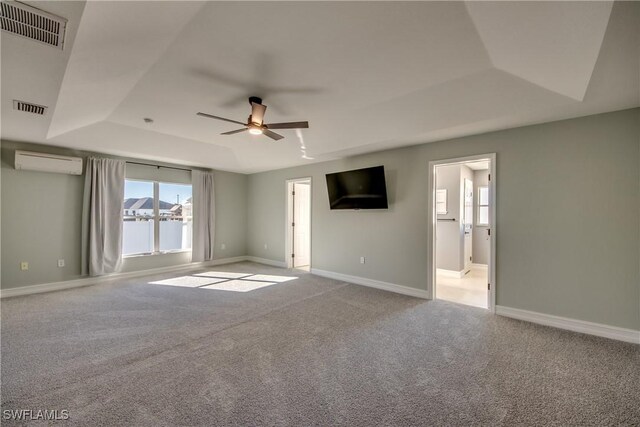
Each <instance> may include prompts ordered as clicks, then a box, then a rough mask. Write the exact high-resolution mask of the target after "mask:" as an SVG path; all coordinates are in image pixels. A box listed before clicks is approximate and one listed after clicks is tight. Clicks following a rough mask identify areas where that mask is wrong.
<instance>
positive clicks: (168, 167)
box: [127, 162, 192, 172]
mask: <svg viewBox="0 0 640 427" xmlns="http://www.w3.org/2000/svg"><path fill="white" fill-rule="evenodd" d="M127 163H129V164H132V165H141V166H151V167H154V168H158V169H160V168H165V169H176V170H179V171H188V172H192V169H186V168H176V167H174V166H160V165H152V164H151V163H141V162H127Z"/></svg>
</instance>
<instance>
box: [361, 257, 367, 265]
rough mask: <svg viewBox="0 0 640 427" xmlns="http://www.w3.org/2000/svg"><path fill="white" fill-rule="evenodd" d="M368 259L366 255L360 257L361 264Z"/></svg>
mask: <svg viewBox="0 0 640 427" xmlns="http://www.w3.org/2000/svg"><path fill="white" fill-rule="evenodd" d="M365 261H366V259H365V257H363V256H361V257H360V264H364V263H365Z"/></svg>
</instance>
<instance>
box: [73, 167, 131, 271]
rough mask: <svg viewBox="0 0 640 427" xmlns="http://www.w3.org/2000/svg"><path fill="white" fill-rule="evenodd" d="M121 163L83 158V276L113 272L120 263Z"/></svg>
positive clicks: (122, 200) (122, 197)
mask: <svg viewBox="0 0 640 427" xmlns="http://www.w3.org/2000/svg"><path fill="white" fill-rule="evenodd" d="M124 170H125V162H124V160H115V159H100V158H93V157H90V158H88V159H87V169H86V172H85V178H84V210H83V226H84V227H83V234H84V236H83V246H84V247H83V251H82V256H83V260H82V269H83V274H86V273H87V272H88V273H89V275H90V276H101V275H103V274H108V273H114V272H117V271H118V270H119V269H120V266H121V264H122V206H123V203H124Z"/></svg>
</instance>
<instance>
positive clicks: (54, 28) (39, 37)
mask: <svg viewBox="0 0 640 427" xmlns="http://www.w3.org/2000/svg"><path fill="white" fill-rule="evenodd" d="M0 23H1V24H2V30H3V31H7V32H9V33H13V34H17V35H19V36H22V37H26V38H28V39H31V40H35V41H38V42H40V43H44V44H47V45H49V46H54V47H57V48H59V49H62V48H63V43H64V30H65V27H66V26H67V20H66V19H64V18H60V17H59V16H55V15H51V14H50V13H47V12H44V11H42V10H40V9H36V8H35V7H31V6H27V5H26V4H22V3H18V2H16V1H3V2H1V3H0Z"/></svg>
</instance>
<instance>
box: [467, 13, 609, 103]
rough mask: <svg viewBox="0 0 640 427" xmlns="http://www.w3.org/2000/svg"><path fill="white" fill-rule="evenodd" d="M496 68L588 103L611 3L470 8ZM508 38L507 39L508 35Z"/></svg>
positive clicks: (473, 19) (472, 17) (472, 18)
mask: <svg viewBox="0 0 640 427" xmlns="http://www.w3.org/2000/svg"><path fill="white" fill-rule="evenodd" d="M465 5H466V7H467V11H468V13H469V15H470V16H471V20H472V21H473V23H474V25H475V26H476V29H477V31H478V34H479V35H480V38H481V39H482V41H483V43H484V45H485V49H486V50H487V52H488V54H489V57H490V58H491V62H492V63H493V65H494V66H495V67H496V68H498V69H500V70H503V71H507V72H509V73H511V74H514V75H517V76H519V77H521V78H523V79H526V80H529V81H531V82H532V83H535V84H537V85H539V86H542V87H545V88H547V89H550V90H553V91H554V92H557V93H560V94H563V95H565V96H568V97H571V98H573V99H575V100H577V101H582V100H583V99H584V96H585V93H586V91H587V87H588V86H589V81H590V80H591V74H592V73H593V69H594V67H595V64H596V61H597V59H598V55H599V53H600V49H601V46H602V42H603V40H604V36H605V33H606V30H607V25H608V23H609V18H610V16H611V11H612V8H613V2H612V1H594V2H584V3H583V4H581V7H580V14H576V13H575V4H573V2H564V1H558V2H526V1H523V2H466V3H465ZM505 33H506V34H509V35H510V36H509V37H505V36H504V34H505Z"/></svg>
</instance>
